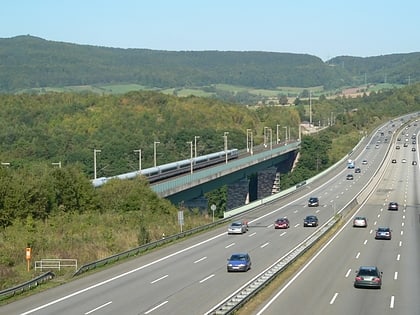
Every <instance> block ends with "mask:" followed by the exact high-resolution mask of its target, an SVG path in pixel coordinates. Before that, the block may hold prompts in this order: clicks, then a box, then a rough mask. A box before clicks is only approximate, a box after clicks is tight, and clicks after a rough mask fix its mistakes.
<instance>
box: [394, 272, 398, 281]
mask: <svg viewBox="0 0 420 315" xmlns="http://www.w3.org/2000/svg"><path fill="white" fill-rule="evenodd" d="M397 279H398V271H395V273H394V280H397Z"/></svg>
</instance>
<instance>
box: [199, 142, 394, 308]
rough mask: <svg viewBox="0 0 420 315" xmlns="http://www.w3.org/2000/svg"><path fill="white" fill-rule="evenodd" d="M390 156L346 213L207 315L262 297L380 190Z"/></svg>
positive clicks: (340, 214) (335, 214)
mask: <svg viewBox="0 0 420 315" xmlns="http://www.w3.org/2000/svg"><path fill="white" fill-rule="evenodd" d="M389 154H390V151H389V150H388V151H387V153H386V155H385V156H384V157H383V159H382V161H381V163H380V166H379V168H378V169H377V170H376V172H375V174H374V175H373V176H372V177H371V178H370V180H369V181H368V182H367V183H366V185H365V186H364V187H363V188H362V189H361V191H360V192H359V193H358V194H357V195H356V196H355V197H354V198H353V199H352V200H351V201H350V202H349V203H347V204H346V205H345V206H344V207H343V209H341V210H339V211H338V212H337V213H334V214H333V216H332V217H331V218H330V219H329V220H328V221H327V222H326V223H325V224H324V225H322V226H321V227H320V228H319V229H318V230H317V231H315V232H314V233H312V234H311V235H310V236H309V237H308V238H306V239H305V240H304V241H303V242H301V243H300V244H299V245H297V246H296V247H295V248H293V249H292V250H291V251H289V252H288V253H287V254H286V255H284V256H283V257H281V258H280V259H279V260H278V261H277V262H275V263H274V264H273V265H271V266H270V267H269V268H267V269H266V270H264V271H263V272H262V273H260V274H259V275H258V276H256V277H255V278H254V279H253V280H252V281H250V282H248V283H247V284H246V285H245V286H244V287H242V288H240V289H239V290H237V291H236V292H234V293H233V294H232V295H230V296H229V297H228V298H226V299H225V300H223V301H222V302H221V303H219V304H218V305H217V306H215V307H213V308H212V310H210V311H209V312H207V313H206V315H230V314H234V312H235V311H237V310H238V309H239V308H241V307H242V306H243V305H244V304H245V303H246V302H247V301H248V300H249V299H251V298H252V297H253V296H255V295H256V294H257V293H259V292H260V291H261V290H262V289H263V288H265V287H266V286H267V285H268V284H269V283H270V282H271V281H272V280H274V279H275V278H276V277H277V276H278V275H279V274H280V273H281V272H283V271H284V270H285V269H286V268H287V267H289V266H290V265H291V264H292V263H293V262H295V261H296V260H297V259H298V258H299V257H301V256H302V255H303V254H304V253H305V252H306V251H308V250H309V249H310V248H311V247H312V246H313V245H314V244H315V243H316V242H317V241H318V240H319V239H320V238H321V237H322V236H324V235H325V234H326V233H327V232H328V231H329V230H330V229H331V228H332V227H333V226H334V225H335V224H336V223H337V222H338V221H339V220H340V219H341V218H344V217H347V216H349V215H350V214H353V210H354V209H356V208H357V207H358V205H360V204H362V203H363V202H364V201H365V200H366V199H367V198H369V194H370V193H372V192H373V191H374V190H375V189H376V187H377V185H378V183H379V182H380V180H381V178H382V177H383V176H384V173H385V167H384V162H385V161H386V159H387V158H388V155H389Z"/></svg>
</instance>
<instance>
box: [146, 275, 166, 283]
mask: <svg viewBox="0 0 420 315" xmlns="http://www.w3.org/2000/svg"><path fill="white" fill-rule="evenodd" d="M167 277H169V275H164V276H162V277H160V278H157V279H156V280H153V281H152V282H150V284H153V283H156V282H158V281H160V280H163V279H165V278H167Z"/></svg>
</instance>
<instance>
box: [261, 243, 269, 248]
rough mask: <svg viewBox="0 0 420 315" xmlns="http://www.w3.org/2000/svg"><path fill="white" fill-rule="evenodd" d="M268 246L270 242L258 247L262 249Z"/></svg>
mask: <svg viewBox="0 0 420 315" xmlns="http://www.w3.org/2000/svg"><path fill="white" fill-rule="evenodd" d="M268 244H270V242H267V243H265V244H262V245H261V246H260V247H261V248H264V247H266V246H267V245H268Z"/></svg>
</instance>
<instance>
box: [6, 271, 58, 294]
mask: <svg viewBox="0 0 420 315" xmlns="http://www.w3.org/2000/svg"><path fill="white" fill-rule="evenodd" d="M54 277H55V274H54V273H53V272H51V271H48V272H47V273H44V274H43V275H40V276H38V277H36V278H35V279H32V280H30V281H27V282H25V283H22V284H19V285H17V286H15V287H13V288H9V289H5V290H2V291H0V300H2V299H5V298H9V297H11V296H14V295H16V294H20V293H22V292H24V291H27V290H30V289H32V288H34V287H36V286H38V284H41V283H43V282H46V281H49V280H51V279H52V278H54Z"/></svg>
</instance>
